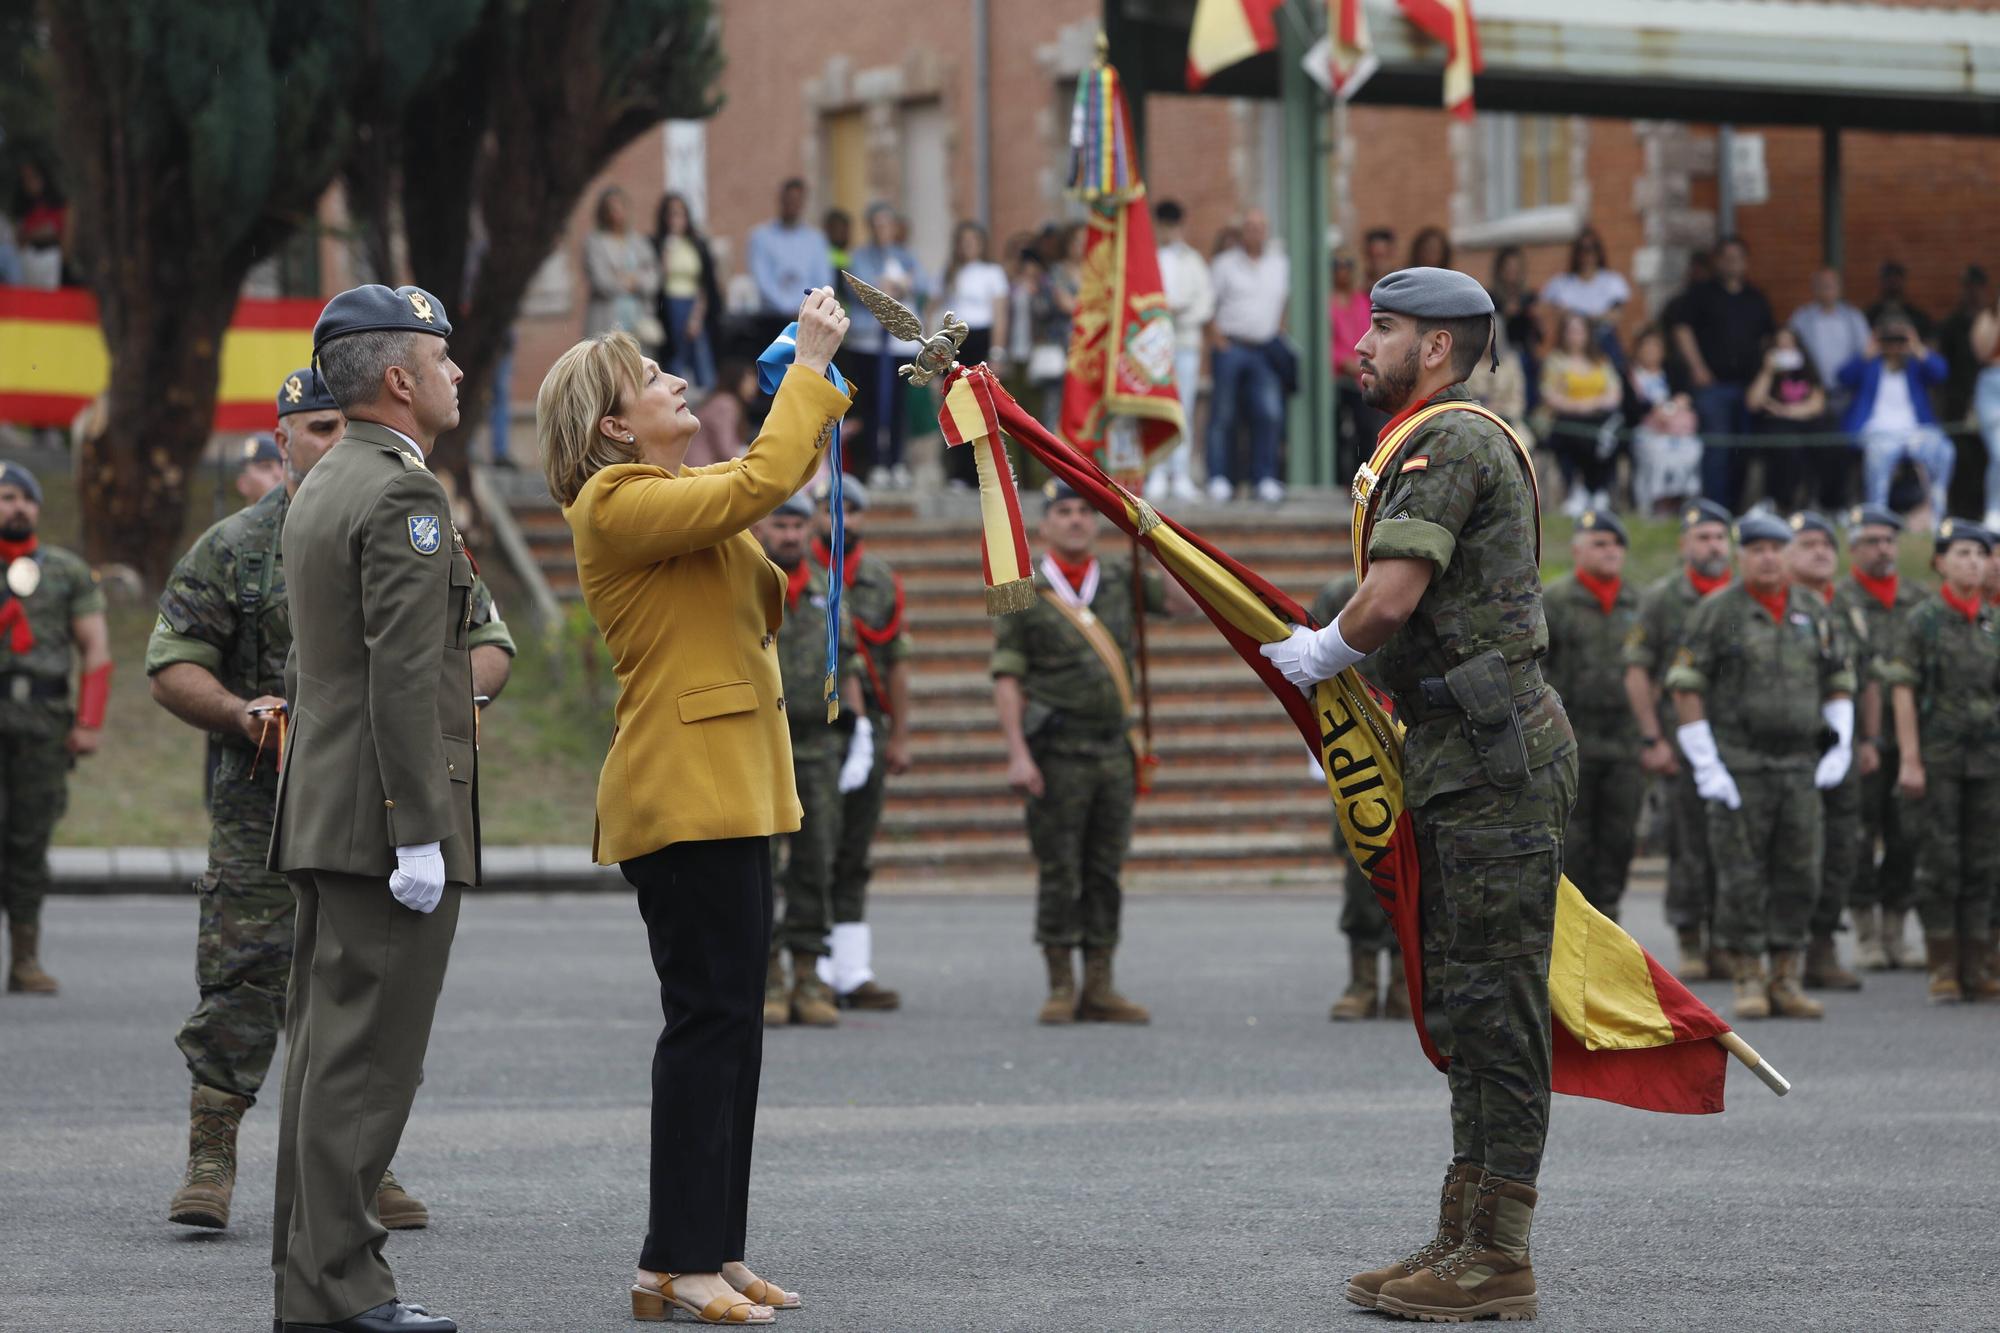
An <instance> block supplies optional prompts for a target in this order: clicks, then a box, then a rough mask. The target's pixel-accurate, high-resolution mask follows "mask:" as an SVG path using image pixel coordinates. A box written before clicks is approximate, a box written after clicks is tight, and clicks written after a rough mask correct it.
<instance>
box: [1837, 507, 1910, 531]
mask: <svg viewBox="0 0 2000 1333" xmlns="http://www.w3.org/2000/svg"><path fill="white" fill-rule="evenodd" d="M1856 528H1887V529H1889V531H1891V532H1901V531H1902V530H1903V518H1902V515H1900V514H1898V513H1897V512H1896V511H1895V510H1893V509H1891V508H1889V506H1887V505H1865V504H1864V505H1856V506H1854V508H1852V509H1850V510H1848V511H1847V530H1848V531H1849V532H1852V531H1854V530H1855V529H1856Z"/></svg>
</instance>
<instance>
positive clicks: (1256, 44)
mask: <svg viewBox="0 0 2000 1333" xmlns="http://www.w3.org/2000/svg"><path fill="white" fill-rule="evenodd" d="M1282 3H1283V0H1196V3H1195V7H1194V24H1193V26H1192V27H1190V28H1189V30H1188V57H1187V86H1188V89H1189V91H1195V90H1197V89H1199V88H1200V87H1201V86H1202V84H1204V83H1207V82H1208V80H1209V77H1210V76H1211V75H1213V74H1215V73H1217V72H1218V71H1220V70H1225V69H1228V68H1229V67H1230V66H1231V65H1238V64H1241V63H1242V62H1244V61H1245V60H1248V59H1249V58H1250V57H1251V56H1254V55H1256V54H1257V53H1258V52H1260V51H1274V50H1276V49H1277V47H1278V22H1277V16H1278V7H1279V5H1281V4H1282Z"/></svg>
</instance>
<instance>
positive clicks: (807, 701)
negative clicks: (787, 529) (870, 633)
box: [778, 557, 866, 759]
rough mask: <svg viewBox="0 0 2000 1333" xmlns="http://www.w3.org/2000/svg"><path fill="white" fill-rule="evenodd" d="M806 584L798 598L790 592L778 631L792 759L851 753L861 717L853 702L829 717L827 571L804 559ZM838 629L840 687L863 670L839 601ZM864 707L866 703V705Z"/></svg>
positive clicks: (843, 604) (848, 618)
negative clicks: (850, 742) (856, 723)
mask: <svg viewBox="0 0 2000 1333" xmlns="http://www.w3.org/2000/svg"><path fill="white" fill-rule="evenodd" d="M806 568H807V570H808V573H807V575H806V583H805V587H804V588H803V589H801V590H800V592H799V594H798V596H797V597H796V598H793V597H791V596H790V595H789V594H787V598H786V602H785V623H784V625H783V626H782V627H781V628H780V629H779V631H778V677H779V679H780V681H782V682H783V685H784V691H785V717H786V719H787V720H788V721H789V723H790V725H791V732H792V757H793V758H794V759H838V758H839V757H840V756H842V755H844V754H846V753H847V741H848V737H849V736H851V735H852V734H853V731H854V724H853V721H852V719H853V718H854V717H855V716H856V715H857V714H856V709H855V703H856V701H855V700H852V699H849V700H847V701H846V702H844V703H843V704H842V705H841V709H840V719H839V720H838V721H837V722H831V723H829V722H828V721H827V720H826V594H827V586H828V585H827V579H826V570H824V569H822V568H821V567H820V566H819V565H818V564H817V563H815V562H814V561H813V560H812V559H811V558H810V557H808V558H807V560H806ZM841 619H842V620H843V621H846V622H847V623H845V624H843V625H842V626H841V633H840V654H841V665H840V672H841V677H842V681H841V684H842V688H843V689H844V688H845V687H846V683H847V680H848V678H850V677H852V676H853V675H854V674H855V672H856V671H857V670H858V668H859V665H860V664H859V661H858V659H857V658H856V657H855V655H854V627H853V617H852V616H850V615H848V614H847V601H846V598H845V597H843V598H842V599H841ZM862 707H863V708H864V709H865V708H866V704H865V703H864V704H862Z"/></svg>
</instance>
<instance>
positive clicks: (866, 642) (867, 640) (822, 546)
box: [812, 537, 903, 717]
mask: <svg viewBox="0 0 2000 1333" xmlns="http://www.w3.org/2000/svg"><path fill="white" fill-rule="evenodd" d="M812 553H813V559H814V560H816V561H817V562H819V565H820V568H822V569H830V568H831V565H830V564H829V562H830V561H831V560H832V559H833V551H832V550H831V549H830V548H829V547H828V546H827V544H826V543H825V542H823V541H821V540H820V539H819V538H817V537H815V538H813V544H812ZM845 554H846V557H847V559H846V561H845V562H844V568H843V570H842V573H841V576H840V586H841V587H843V588H852V587H853V586H854V575H855V573H856V571H858V570H859V569H860V568H861V543H860V542H859V541H855V542H852V543H850V544H849V545H848V547H847V550H846V553H845ZM889 577H890V579H891V581H892V582H893V583H894V584H895V586H896V609H895V611H894V612H892V613H891V614H890V616H889V622H888V623H887V624H886V625H883V626H882V627H881V628H880V629H877V628H876V627H875V626H873V625H871V624H869V623H868V622H867V621H865V620H863V619H862V618H861V617H860V616H853V617H851V619H852V620H853V622H854V637H855V638H856V639H857V640H858V641H859V642H858V643H857V644H856V647H858V648H860V650H861V665H862V667H863V669H865V670H866V671H867V672H868V683H869V685H870V686H871V687H872V688H873V689H874V691H875V700H876V711H878V712H881V713H886V714H888V715H889V716H891V717H894V716H895V712H894V710H893V709H891V708H890V706H889V686H888V682H887V681H885V680H884V679H883V678H882V672H881V669H880V668H879V667H877V666H876V664H875V651H874V650H875V649H877V648H879V647H881V646H882V645H883V644H885V643H892V642H894V641H895V639H896V638H897V636H898V635H900V634H901V633H902V632H903V580H902V579H901V578H900V577H899V576H898V575H896V574H895V573H894V572H893V571H892V572H891V573H890V576H889Z"/></svg>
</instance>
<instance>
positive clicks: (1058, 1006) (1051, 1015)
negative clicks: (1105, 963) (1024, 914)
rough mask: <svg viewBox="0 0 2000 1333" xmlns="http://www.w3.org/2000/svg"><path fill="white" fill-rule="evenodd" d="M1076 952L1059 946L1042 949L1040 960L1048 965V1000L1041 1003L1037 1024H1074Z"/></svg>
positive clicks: (1052, 945)
mask: <svg viewBox="0 0 2000 1333" xmlns="http://www.w3.org/2000/svg"><path fill="white" fill-rule="evenodd" d="M1075 952H1076V951H1075V950H1073V949H1069V948H1066V947H1064V946H1061V945H1055V944H1049V945H1044V946H1043V947H1042V959H1043V961H1044V962H1046V963H1047V964H1048V965H1049V998H1048V999H1046V1000H1043V1001H1042V1012H1041V1013H1039V1014H1037V1015H1035V1021H1036V1022H1037V1023H1047V1024H1049V1025H1050V1026H1056V1025H1058V1024H1063V1023H1074V1022H1076V959H1075V958H1073V957H1072V956H1071V955H1072V954H1074V953H1075Z"/></svg>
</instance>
